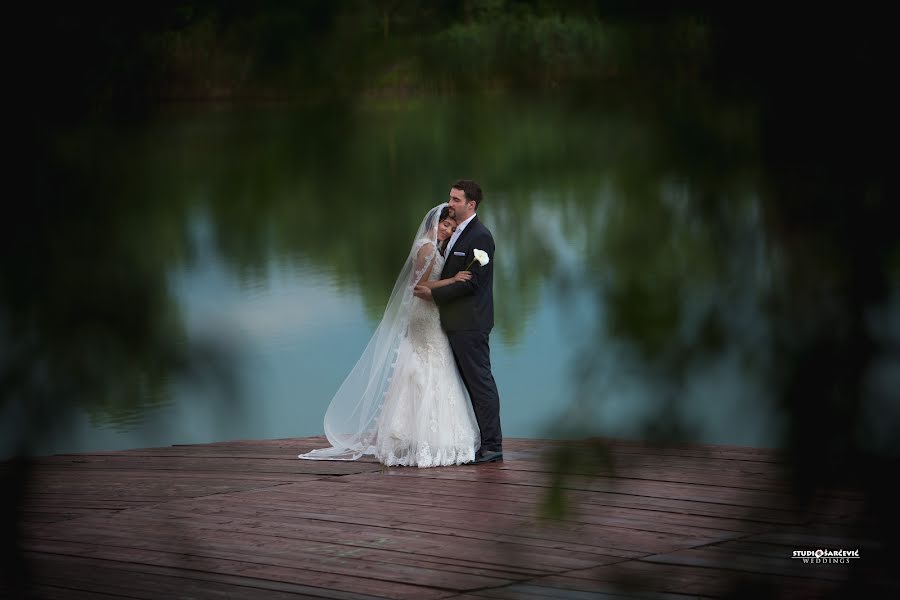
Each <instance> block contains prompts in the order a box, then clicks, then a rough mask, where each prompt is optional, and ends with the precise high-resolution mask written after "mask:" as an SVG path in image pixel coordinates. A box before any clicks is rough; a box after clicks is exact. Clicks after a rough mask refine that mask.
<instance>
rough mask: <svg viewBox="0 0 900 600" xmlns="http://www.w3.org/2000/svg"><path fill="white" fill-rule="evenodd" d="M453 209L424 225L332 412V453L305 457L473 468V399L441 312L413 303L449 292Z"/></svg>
mask: <svg viewBox="0 0 900 600" xmlns="http://www.w3.org/2000/svg"><path fill="white" fill-rule="evenodd" d="M456 225H457V224H456V221H455V220H454V219H453V218H452V217H450V216H449V210H448V207H447V204H440V205H438V206H436V207H434V208H432V209H431V210H429V211H428V214H426V215H425V218H424V219H423V220H422V223H421V225H420V226H419V229H418V232H417V233H416V236H415V238H414V241H413V245H412V248H410V251H409V255H408V257H407V259H406V262H405V263H404V265H403V268H402V269H401V270H400V276H399V277H398V278H397V282H396V283H395V284H394V289H393V291H392V292H391V297H390V300H388V304H387V308H386V309H385V311H384V317H383V318H382V320H381V323H380V324H379V325H378V328H377V329H376V330H375V333H374V334H373V336H372V339H371V340H370V341H369V344H368V346H366V349H365V350H364V351H363V354H362V357H360V359H359V361H358V362H357V363H356V366H355V367H354V368H353V370H352V371H350V374H349V375H348V376H347V378H346V379H345V380H344V383H343V384H342V385H341V387H340V389H338V391H337V393H336V394H335V395H334V398H333V399H332V400H331V404H330V405H329V406H328V410H327V411H326V413H325V435H326V436H327V438H328V442H329V443H330V444H331V447H330V448H320V449H317V450H313V451H311V452H308V453H306V454H300V455H299V458H303V459H307V460H356V459H358V458H359V457H361V456H363V455H364V454H371V455H374V456H375V457H376V458H377V459H378V460H379V461H380V462H382V463H384V464H385V465H388V466H393V465H404V466H418V467H436V466H442V465H444V466H445V465H460V464H464V463H468V462H472V461H473V460H474V459H475V452H476V450H478V446H479V445H480V443H481V436H480V434H479V430H478V424H477V422H476V421H475V413H474V411H473V410H472V404H471V402H470V400H469V397H468V393H467V392H466V389H465V386H464V385H463V382H462V379H461V377H460V375H459V372H458V371H457V368H456V362H455V360H454V358H453V353H452V351H451V350H450V343H449V342H448V341H447V335H446V334H445V333H444V331H443V330H442V329H441V323H440V317H439V315H438V308H437V306H436V305H435V304H434V303H433V302H428V301H426V300H422V299H420V298H416V297H415V296H413V289H414V288H415V286H416V285H425V286H428V287H431V288H436V287H441V286H444V285H448V284H450V283H453V282H454V281H466V280H468V279H469V278H471V274H470V273H469V272H468V271H460V272H459V273H457V274H456V275H455V276H453V277H451V278H448V279H439V278H440V273H441V269H442V268H443V266H444V257H443V256H442V254H441V251H442V250H443V248H444V247H445V246H446V244H447V240H448V239H449V238H450V236H451V235H452V234H453V232H454V231H455V230H456Z"/></svg>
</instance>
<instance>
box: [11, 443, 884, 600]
mask: <svg viewBox="0 0 900 600" xmlns="http://www.w3.org/2000/svg"><path fill="white" fill-rule="evenodd" d="M604 442H605V443H606V444H607V448H608V450H609V453H610V457H611V460H610V463H609V464H608V465H603V464H594V465H585V466H584V467H582V468H583V469H584V473H583V474H575V475H573V476H570V477H567V478H565V479H564V480H563V483H562V485H563V489H564V494H565V498H566V500H567V502H568V506H569V508H570V509H571V511H570V512H569V513H567V514H566V515H565V517H564V518H562V519H559V520H546V519H542V518H540V516H539V511H540V508H541V506H542V505H543V502H544V501H545V499H546V497H547V493H548V491H549V490H550V489H551V487H552V486H553V485H554V484H555V474H554V473H552V468H551V466H550V463H548V462H547V456H548V454H549V453H552V452H554V451H555V450H556V449H558V448H561V447H564V446H569V447H570V449H571V448H574V449H575V451H576V452H578V451H581V450H583V451H584V452H585V453H586V454H589V453H590V452H591V451H592V450H593V448H592V446H591V443H590V442H584V441H576V442H558V441H548V440H515V439H509V440H506V441H505V454H506V456H507V460H505V461H504V462H502V463H494V464H489V465H479V466H471V465H468V466H460V467H443V468H438V469H416V468H391V469H386V468H384V467H382V466H381V465H379V464H378V463H376V462H374V461H372V460H371V459H367V460H364V461H357V462H326V461H301V460H299V459H296V458H295V456H296V454H297V453H299V452H303V451H306V450H309V449H312V448H316V447H324V446H325V445H327V444H326V442H325V440H324V438H322V437H317V438H300V439H291V438H288V439H281V440H234V441H226V442H219V443H214V444H197V445H185V446H171V447H165V448H145V449H135V450H130V451H123V452H93V453H84V454H79V455H59V456H54V457H45V458H41V459H38V460H37V461H36V463H35V467H36V468H35V469H34V470H33V475H34V478H33V481H34V484H33V485H32V486H31V487H30V489H29V492H28V496H27V498H26V503H25V506H24V510H25V511H26V515H25V517H24V518H25V522H24V523H23V528H24V532H25V541H24V543H25V547H26V548H28V550H29V558H30V559H31V560H32V564H34V565H38V566H41V569H40V570H39V571H38V573H39V578H38V581H37V585H38V586H39V587H40V589H41V590H42V591H46V592H47V594H48V595H53V594H55V596H53V597H85V598H94V597H98V598H99V597H116V596H123V595H124V596H128V597H141V598H154V597H173V596H178V595H179V594H181V593H182V592H183V594H184V595H188V596H191V597H197V598H224V597H242V598H243V597H247V598H255V597H275V598H278V597H281V596H284V597H287V595H288V594H290V595H292V597H309V598H335V599H346V600H356V599H366V600H369V599H371V598H375V597H378V598H397V599H398V600H405V599H407V598H410V599H412V598H422V599H424V600H430V599H432V598H434V599H435V600H437V599H441V600H443V599H444V598H451V597H452V598H457V600H477V599H481V600H486V599H487V598H523V599H531V600H540V599H547V598H563V597H564V598H582V597H583V598H622V597H658V598H672V599H675V598H678V599H682V598H684V597H686V595H687V596H703V597H722V596H725V595H727V594H729V593H731V592H733V591H734V589H736V588H734V587H733V586H734V585H741V582H746V584H747V585H748V586H763V587H759V588H758V589H769V588H765V586H766V585H769V586H770V587H771V586H774V587H771V589H778V590H782V591H783V592H784V593H783V594H782V595H783V596H784V597H792V596H794V595H796V596H799V597H804V596H810V595H815V593H816V592H817V591H822V592H823V593H828V592H829V591H833V590H834V589H835V586H839V585H842V584H843V583H845V580H844V579H842V577H845V575H846V572H841V571H834V570H832V571H831V572H830V575H829V573H828V572H821V570H816V569H810V568H801V566H800V565H799V564H794V563H796V561H792V559H790V558H789V556H790V552H791V550H792V549H794V546H795V545H798V546H797V547H808V545H812V546H818V545H821V546H823V547H830V546H833V545H834V543H835V542H837V541H841V542H846V541H848V540H859V542H860V545H861V546H863V547H866V546H865V541H864V539H863V537H862V536H861V534H860V532H859V529H858V528H856V527H853V526H850V524H851V523H853V522H854V520H855V519H856V518H857V517H858V516H859V515H861V514H862V511H863V497H862V496H861V494H860V493H859V491H857V490H853V489H827V490H821V491H820V493H819V494H818V495H817V496H816V497H815V499H814V502H813V503H812V504H811V505H810V506H800V505H799V504H796V503H795V502H794V498H793V495H792V493H791V489H790V487H789V486H788V485H787V481H788V479H787V477H786V470H785V457H784V455H783V454H782V453H780V452H777V451H773V450H771V449H754V448H746V447H727V446H712V445H671V446H660V445H655V444H647V443H642V442H636V441H633V440H604ZM598 474H599V475H598ZM804 545H806V546H804ZM882 550H883V549H882ZM875 551H876V550H874V549H867V552H870V553H871V552H875ZM829 566H838V567H843V566H845V565H829ZM882 577H884V578H886V581H887V583H888V584H891V585H894V586H896V585H897V575H895V574H893V573H891V574H883V575H882ZM879 581H880V580H879ZM623 582H624V583H623ZM736 582H737V583H736ZM638 584H639V585H638ZM129 585H131V587H130V588H129ZM737 589H740V588H737ZM747 589H757V588H753V587H748V588H747ZM810 590H812V592H811V591H810ZM66 594H70V595H68V596H67V595H66Z"/></svg>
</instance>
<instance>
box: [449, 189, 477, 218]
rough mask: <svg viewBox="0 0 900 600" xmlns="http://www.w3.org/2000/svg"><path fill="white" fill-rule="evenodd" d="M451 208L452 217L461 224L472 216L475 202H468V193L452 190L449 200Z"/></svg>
mask: <svg viewBox="0 0 900 600" xmlns="http://www.w3.org/2000/svg"><path fill="white" fill-rule="evenodd" d="M447 204H448V205H449V208H450V216H451V217H453V218H454V219H456V221H457V222H458V223H461V222H463V221H465V220H466V219H468V218H469V217H470V216H471V215H472V211H473V210H474V207H475V202H473V201H467V200H466V193H465V192H464V191H462V190H459V189H456V188H450V199H449V200H447Z"/></svg>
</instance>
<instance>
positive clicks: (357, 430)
mask: <svg viewBox="0 0 900 600" xmlns="http://www.w3.org/2000/svg"><path fill="white" fill-rule="evenodd" d="M445 206H447V205H446V204H439V205H438V206H435V207H434V208H432V209H431V210H429V211H428V213H427V214H426V215H425V218H424V219H422V222H421V223H420V225H419V228H418V230H417V231H416V234H415V236H414V237H413V243H412V246H411V248H410V250H409V254H408V255H407V257H406V262H405V263H403V268H402V269H401V270H400V275H399V276H398V277H397V281H396V282H395V283H394V288H393V290H392V291H391V296H390V299H389V300H388V303H387V307H386V308H385V310H384V316H383V317H382V319H381V322H380V323H379V324H378V327H377V328H376V329H375V333H374V334H372V339H370V340H369V343H368V345H367V346H366V349H365V350H364V351H363V353H362V356H361V357H360V358H359V361H357V363H356V366H354V367H353V369H352V370H351V371H350V374H349V375H347V378H346V379H345V380H344V382H343V383H342V384H341V387H340V388H338V391H337V393H335V395H334V397H333V398H332V399H331V404H329V405H328V410H327V411H326V412H325V436H326V437H327V438H328V442H329V443H330V444H331V447H329V448H319V449H316V450H312V451H311V452H307V453H306V454H300V455H299V456H298V458H302V459H307V460H356V459H358V458H359V457H361V456H363V455H364V454H373V453H374V448H373V444H374V442H375V436H376V434H377V431H378V416H379V414H380V413H381V409H382V406H383V405H384V400H385V395H386V394H387V391H388V386H389V385H390V382H391V377H392V375H393V372H394V366H395V364H396V361H397V354H398V351H399V347H400V342H401V341H402V340H403V338H404V337H406V335H407V330H408V325H409V317H410V309H411V307H412V303H413V302H414V301H416V302H421V300H419V299H417V298H415V297H414V296H413V288H414V287H415V285H416V283H417V282H418V281H419V280H420V279H421V278H422V276H423V275H424V274H425V273H428V272H429V271H430V269H431V267H432V265H433V264H434V261H435V256H436V255H437V252H438V242H437V229H438V223H439V221H440V214H441V210H442V209H443V208H444V207H445Z"/></svg>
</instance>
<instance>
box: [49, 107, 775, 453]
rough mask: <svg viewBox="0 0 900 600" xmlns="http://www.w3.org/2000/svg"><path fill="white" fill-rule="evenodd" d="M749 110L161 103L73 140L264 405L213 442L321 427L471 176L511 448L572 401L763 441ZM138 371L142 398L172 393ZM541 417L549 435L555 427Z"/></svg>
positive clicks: (228, 423) (614, 416) (607, 428)
mask: <svg viewBox="0 0 900 600" xmlns="http://www.w3.org/2000/svg"><path fill="white" fill-rule="evenodd" d="M753 119H754V111H753V110H752V109H751V108H748V107H747V106H744V105H740V104H735V105H733V106H731V105H728V104H724V103H721V102H720V103H713V102H712V101H711V100H709V99H708V98H705V97H704V95H703V92H702V90H697V89H691V90H685V91H682V92H681V93H680V94H676V95H675V96H674V100H673V99H672V98H669V99H667V100H666V101H665V102H659V103H646V102H645V103H643V104H638V105H635V104H633V103H630V102H624V101H622V100H616V99H615V98H611V99H607V100H604V101H602V102H601V101H598V102H597V103H595V104H593V105H591V106H589V107H585V106H583V105H582V104H580V103H572V102H569V101H567V100H564V99H555V100H554V99H547V98H544V99H541V98H534V99H532V100H531V101H530V102H527V103H525V102H522V101H521V100H520V99H512V98H505V97H503V96H495V97H491V98H481V99H471V98H470V99H465V98H460V99H429V100H416V101H411V102H408V103H395V104H394V105H390V106H388V105H373V104H371V103H363V104H362V105H361V106H359V107H357V108H355V109H353V110H349V111H344V110H334V109H293V108H289V107H281V108H267V109H246V108H238V107H230V108H224V109H221V110H213V111H209V110H202V111H192V110H190V109H185V108H182V109H175V108H172V109H167V110H164V111H161V112H160V113H159V114H158V115H157V117H156V119H155V120H154V121H153V122H152V123H151V124H150V125H148V126H147V127H145V128H142V129H140V130H137V131H133V132H127V133H125V134H123V133H122V132H114V131H112V130H110V129H105V128H104V127H103V126H100V125H93V126H91V127H88V128H85V130H84V131H83V133H82V134H81V135H82V137H80V138H79V137H78V136H73V137H72V138H70V139H68V140H67V143H68V144H70V145H71V147H73V148H82V149H83V148H84V147H88V148H90V151H91V155H93V156H96V157H97V159H96V160H97V161H98V163H99V164H102V165H104V167H103V169H102V172H103V173H104V176H105V177H109V178H111V179H112V180H113V181H112V185H113V186H114V187H115V189H116V190H117V193H118V194H120V195H121V197H123V198H140V199H141V202H142V203H144V204H145V205H146V206H149V207H152V210H147V211H145V212H144V213H141V215H140V223H138V222H135V223H134V227H147V226H150V227H152V231H153V240H154V243H153V244H152V245H148V246H147V247H146V248H144V251H145V252H146V253H147V256H148V258H150V259H152V260H153V261H154V264H157V265H160V266H164V268H165V270H166V271H167V272H168V273H169V276H168V284H167V285H166V286H160V289H164V290H165V289H169V290H171V293H173V294H174V296H175V298H176V300H175V301H176V303H177V306H178V309H177V310H178V314H179V315H180V317H179V318H181V319H182V320H183V322H184V327H185V329H186V331H185V332H184V333H183V334H180V335H179V336H176V337H178V338H179V339H182V338H183V339H185V340H189V339H197V338H200V337H202V336H206V337H207V338H208V337H210V336H211V337H213V338H215V339H219V340H220V341H222V342H223V343H226V342H227V345H228V346H229V347H232V348H235V349H236V351H237V352H239V357H240V358H239V361H238V362H239V365H238V368H237V370H236V372H237V373H240V374H241V375H242V376H243V377H244V378H245V379H246V383H245V386H246V389H245V391H246V393H247V395H248V397H249V398H252V399H253V400H252V402H251V404H252V407H253V408H252V409H251V410H250V412H251V413H253V414H255V415H257V416H256V417H254V418H250V419H249V420H248V419H247V417H246V415H243V416H240V417H238V416H237V412H240V411H236V413H235V416H234V417H233V418H231V417H228V416H227V415H222V414H220V413H218V414H215V415H202V414H201V415H198V417H197V418H198V419H201V420H205V421H215V422H220V423H222V424H223V426H222V428H221V430H220V431H219V432H218V436H219V438H222V439H224V438H231V437H241V438H247V437H257V438H264V437H289V436H299V435H312V434H316V433H320V427H321V416H322V414H323V412H324V408H325V406H326V405H327V402H328V400H329V399H330V397H331V395H332V393H333V391H334V390H335V389H336V388H337V386H338V385H339V383H340V381H341V379H342V377H343V375H345V374H346V373H347V372H348V371H349V369H350V368H351V367H352V365H353V363H354V362H355V360H356V358H357V356H358V354H359V352H360V351H361V349H362V347H363V346H364V343H365V340H366V339H367V338H368V335H369V334H370V332H371V330H372V328H374V326H375V324H376V323H377V321H378V319H379V318H380V315H381V311H382V309H383V305H384V302H385V299H386V298H387V296H388V295H389V292H390V289H389V288H390V285H391V284H392V282H393V281H394V279H395V277H396V270H397V268H398V265H400V264H402V262H403V258H404V257H405V253H406V252H407V249H408V247H409V244H410V242H411V240H410V239H409V236H410V232H412V231H413V230H414V229H415V225H416V224H417V223H418V222H419V220H420V219H421V214H422V213H423V212H424V211H425V210H427V209H428V208H429V207H431V206H433V205H434V204H436V203H437V202H440V201H442V200H443V199H444V198H445V196H446V194H447V186H448V185H449V182H451V181H453V180H454V179H455V178H457V177H462V176H465V177H473V178H476V179H478V180H480V181H481V182H482V184H483V186H484V188H485V189H486V190H487V192H488V194H487V197H486V201H485V203H484V205H483V208H482V210H481V211H480V214H481V218H482V220H483V221H484V222H485V223H486V224H487V225H488V226H489V227H490V228H491V229H492V230H493V232H494V235H495V239H496V240H497V248H498V251H497V256H496V258H495V260H496V262H497V265H498V268H497V271H496V281H495V297H496V303H495V304H496V323H497V325H496V328H495V330H494V336H493V346H494V362H495V365H496V377H497V379H498V381H499V383H500V387H501V392H502V396H503V399H504V401H503V408H502V410H503V419H504V424H505V430H506V431H507V435H511V436H539V435H568V434H572V433H573V432H570V431H568V429H567V428H566V426H565V423H566V418H568V419H570V420H572V419H573V418H572V414H578V415H579V417H578V418H577V420H578V422H579V423H580V424H584V423H586V421H585V419H584V418H583V414H582V413H583V411H584V410H588V411H589V412H590V413H591V414H592V415H593V417H594V418H593V420H592V421H590V424H591V426H592V431H594V432H599V433H604V434H607V435H619V436H630V435H640V434H641V426H640V425H639V424H640V423H641V422H642V419H641V417H642V416H650V415H655V414H659V413H660V412H662V413H663V414H670V415H671V416H672V418H671V419H669V421H668V423H669V426H671V428H672V433H673V434H675V435H677V436H679V437H683V438H687V439H695V440H698V441H710V442H730V443H745V444H754V445H774V444H776V443H777V431H778V418H777V414H776V413H777V411H776V408H775V407H774V406H772V405H771V403H770V402H768V401H767V400H765V399H766V398H770V397H771V394H770V391H771V390H770V389H769V388H768V386H769V385H770V384H769V383H768V382H767V380H766V378H765V372H766V369H767V368H768V367H769V364H768V363H769V361H770V360H771V359H770V357H769V356H768V354H767V352H768V350H767V348H768V341H769V337H768V336H769V327H770V325H769V323H768V321H767V317H766V315H765V313H764V311H763V307H762V302H763V300H764V298H765V297H767V296H768V295H769V293H770V291H771V287H772V285H773V281H774V279H773V277H775V275H773V273H775V274H777V272H778V269H777V264H778V263H777V256H775V255H774V254H773V252H772V250H771V249H770V245H769V244H768V242H767V239H766V235H767V234H766V228H765V226H764V224H763V223H761V214H762V213H761V208H760V206H761V202H762V199H761V198H762V197H763V194H764V189H763V186H762V184H761V183H760V176H759V166H758V164H757V139H756V130H755V127H754V121H753ZM672 123H675V127H674V130H675V132H674V133H673V127H672V125H671V124H672ZM460 132H466V135H464V136H463V135H460ZM83 155H84V153H83V152H80V153H75V152H73V153H72V157H73V160H77V157H78V156H83ZM80 168H84V165H81V167H80ZM216 336H218V338H217V337H216ZM147 381H148V382H149V383H148V384H147V385H148V390H151V391H148V392H147V393H145V394H144V397H147V398H149V397H154V396H153V393H152V389H153V388H152V385H151V384H152V382H154V381H156V382H157V385H162V384H163V383H164V382H165V380H164V378H162V377H157V378H156V379H153V377H152V376H148V379H147ZM163 387H165V386H163ZM196 393H197V391H196V390H190V391H188V392H180V393H178V394H176V398H175V399H174V403H175V404H176V405H182V404H185V403H188V402H190V401H191V400H190V395H191V394H196ZM162 397H163V398H167V396H164V395H163V396H162ZM572 397H575V398H579V399H580V402H581V406H582V407H581V408H577V406H578V403H576V405H575V406H576V408H571V407H569V400H570V399H571V398H572ZM760 399H762V400H760ZM567 407H569V408H567ZM586 407H587V408H586ZM178 410H179V409H177V407H172V406H167V405H166V403H165V402H162V401H161V402H158V403H156V404H153V403H152V402H150V401H146V402H144V403H142V404H141V408H140V409H139V411H138V412H135V411H134V410H132V409H130V408H129V409H128V411H124V412H123V411H121V410H118V409H115V408H112V407H110V408H109V409H103V408H102V407H94V408H92V409H91V413H90V414H91V417H92V419H93V422H94V423H96V424H97V425H98V426H101V425H102V424H103V423H106V424H109V425H111V426H114V427H119V428H120V429H122V428H128V427H133V426H136V425H137V424H138V421H139V420H140V419H139V417H138V415H139V414H140V415H144V416H145V418H146V419H147V420H148V422H149V421H154V420H159V419H162V422H163V423H167V421H166V419H167V418H171V415H174V414H176V413H178ZM572 411H574V413H572ZM579 411H582V412H579ZM567 413H568V417H566V415H567ZM166 415H169V417H166ZM559 417H562V421H559ZM548 422H551V423H552V422H557V423H560V422H561V423H562V425H558V426H551V428H550V432H549V433H548V426H547V423H548ZM738 422H739V423H740V426H738ZM138 428H139V427H138ZM159 429H160V430H162V431H169V432H171V431H173V430H174V431H181V430H182V429H183V428H179V427H174V429H171V428H169V426H168V425H163V426H162V427H160V428H159ZM164 437H165V439H160V440H159V441H160V443H167V442H170V441H178V442H189V441H200V440H199V439H198V438H197V437H193V436H190V435H189V436H187V438H188V439H184V438H183V439H173V437H172V436H171V435H170V433H167V434H165V436H164ZM129 445H134V442H133V440H129V439H128V438H127V437H122V438H120V439H118V440H117V441H116V443H115V446H118V447H127V446H129ZM95 447H96V446H95ZM53 449H54V451H60V450H61V449H62V448H60V447H58V446H54V448H53ZM67 449H69V450H74V449H77V448H67Z"/></svg>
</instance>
